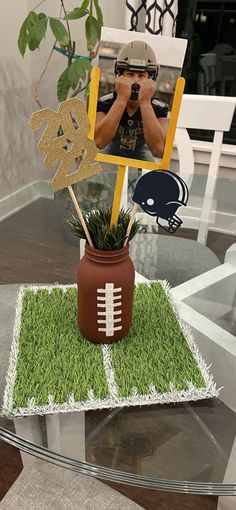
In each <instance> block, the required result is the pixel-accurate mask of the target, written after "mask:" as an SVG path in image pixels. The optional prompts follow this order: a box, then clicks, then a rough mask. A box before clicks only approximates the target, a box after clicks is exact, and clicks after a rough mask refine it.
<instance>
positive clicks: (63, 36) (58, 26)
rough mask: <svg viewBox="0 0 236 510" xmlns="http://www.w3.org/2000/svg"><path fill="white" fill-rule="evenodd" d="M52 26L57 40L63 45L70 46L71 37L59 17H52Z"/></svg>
mask: <svg viewBox="0 0 236 510" xmlns="http://www.w3.org/2000/svg"><path fill="white" fill-rule="evenodd" d="M50 27H51V30H52V33H53V35H54V36H55V38H56V40H57V41H58V42H59V43H60V44H62V45H63V46H68V44H69V40H70V38H69V34H68V31H67V30H66V27H64V25H63V23H62V22H61V21H60V20H59V19H55V18H50Z"/></svg>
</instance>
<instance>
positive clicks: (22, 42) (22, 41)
mask: <svg viewBox="0 0 236 510" xmlns="http://www.w3.org/2000/svg"><path fill="white" fill-rule="evenodd" d="M27 43H28V32H27V19H25V21H24V23H22V25H21V28H20V33H19V37H18V48H19V51H20V53H21V55H22V57H23V56H24V54H25V50H26V47H27Z"/></svg>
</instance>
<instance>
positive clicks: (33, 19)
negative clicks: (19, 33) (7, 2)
mask: <svg viewBox="0 0 236 510" xmlns="http://www.w3.org/2000/svg"><path fill="white" fill-rule="evenodd" d="M37 21H38V14H37V13H36V12H34V11H30V12H29V14H28V16H27V18H26V22H27V29H28V30H29V29H30V27H31V26H32V25H34V24H35V23H37Z"/></svg>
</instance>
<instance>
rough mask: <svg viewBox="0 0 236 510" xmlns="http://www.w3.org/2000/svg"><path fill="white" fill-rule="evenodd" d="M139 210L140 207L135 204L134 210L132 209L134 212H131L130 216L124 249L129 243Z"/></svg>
mask: <svg viewBox="0 0 236 510" xmlns="http://www.w3.org/2000/svg"><path fill="white" fill-rule="evenodd" d="M138 208H139V205H138V204H136V203H135V204H134V205H133V208H132V211H131V215H130V219H129V224H128V227H127V231H126V235H125V242H124V247H125V246H126V245H127V243H128V240H129V235H130V232H131V228H132V225H133V223H134V220H135V215H136V212H137V210H138Z"/></svg>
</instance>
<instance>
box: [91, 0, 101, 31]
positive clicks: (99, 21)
mask: <svg viewBox="0 0 236 510" xmlns="http://www.w3.org/2000/svg"><path fill="white" fill-rule="evenodd" d="M93 3H94V6H95V10H96V14H97V20H98V23H99V25H100V27H102V26H103V15H102V9H101V7H100V5H99V3H98V0H93Z"/></svg>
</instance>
